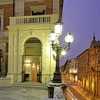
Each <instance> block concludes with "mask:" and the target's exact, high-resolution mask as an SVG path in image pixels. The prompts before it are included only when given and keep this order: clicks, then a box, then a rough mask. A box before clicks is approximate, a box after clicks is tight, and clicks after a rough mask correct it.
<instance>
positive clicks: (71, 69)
mask: <svg viewBox="0 0 100 100" xmlns="http://www.w3.org/2000/svg"><path fill="white" fill-rule="evenodd" d="M77 72H78V61H77V58H73V59H71V60H67V61H66V63H65V64H64V66H62V74H63V78H64V80H66V81H71V82H77V78H78V73H77Z"/></svg>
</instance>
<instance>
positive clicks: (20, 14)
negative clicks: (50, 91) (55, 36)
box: [0, 0, 60, 84]
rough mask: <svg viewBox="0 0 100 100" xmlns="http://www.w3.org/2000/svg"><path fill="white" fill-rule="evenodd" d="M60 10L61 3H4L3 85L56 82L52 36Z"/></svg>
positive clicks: (0, 0) (0, 6)
mask: <svg viewBox="0 0 100 100" xmlns="http://www.w3.org/2000/svg"><path fill="white" fill-rule="evenodd" d="M59 8H60V2H59V0H0V84H5V83H17V82H25V81H33V82H42V83H45V82H48V81H49V80H51V79H52V77H53V73H54V70H55V60H54V59H53V56H52V54H53V52H52V49H51V46H50V43H49V34H50V32H51V31H52V30H54V29H53V28H54V25H55V23H56V22H57V21H58V19H59V15H60V13H59V12H60V9H59Z"/></svg>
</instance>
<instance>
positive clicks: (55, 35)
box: [49, 23, 74, 95]
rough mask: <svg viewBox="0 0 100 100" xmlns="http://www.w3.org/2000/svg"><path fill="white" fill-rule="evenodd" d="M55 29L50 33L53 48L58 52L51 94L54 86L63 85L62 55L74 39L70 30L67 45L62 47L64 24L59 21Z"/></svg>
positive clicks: (66, 37) (66, 39) (66, 40)
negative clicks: (60, 61) (60, 39)
mask: <svg viewBox="0 0 100 100" xmlns="http://www.w3.org/2000/svg"><path fill="white" fill-rule="evenodd" d="M54 29H55V30H54V32H52V33H51V34H50V42H51V46H52V49H53V50H54V51H55V52H56V66H55V72H54V76H53V80H52V82H51V84H50V85H51V86H49V92H50V91H51V94H52V93H53V91H54V87H56V86H61V85H62V79H61V72H60V66H59V59H60V55H61V54H65V51H64V50H66V49H67V50H69V49H70V44H71V43H72V42H73V40H74V38H73V35H72V33H70V32H68V33H67V35H66V36H65V42H66V44H67V45H66V46H65V47H61V44H60V41H59V37H60V36H61V34H62V24H61V23H58V24H57V25H55V28H54ZM50 89H51V90H50ZM52 95H53V94H52Z"/></svg>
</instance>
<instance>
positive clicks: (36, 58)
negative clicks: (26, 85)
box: [22, 38, 42, 82]
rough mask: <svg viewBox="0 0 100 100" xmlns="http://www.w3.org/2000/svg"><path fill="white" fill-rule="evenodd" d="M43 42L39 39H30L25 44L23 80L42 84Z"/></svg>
mask: <svg viewBox="0 0 100 100" xmlns="http://www.w3.org/2000/svg"><path fill="white" fill-rule="evenodd" d="M41 48H42V45H41V42H40V40H39V39H37V38H29V39H28V40H27V41H26V42H25V44H24V55H23V67H22V80H23V81H33V82H41V73H42V67H41V62H42V59H41V55H42V54H41V51H42V50H41Z"/></svg>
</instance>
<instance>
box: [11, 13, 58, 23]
mask: <svg viewBox="0 0 100 100" xmlns="http://www.w3.org/2000/svg"><path fill="white" fill-rule="evenodd" d="M57 19H58V16H57V15H56V14H52V15H39V16H38V15H36V16H16V17H10V25H17V24H33V23H34V24H49V23H55V22H57Z"/></svg>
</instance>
